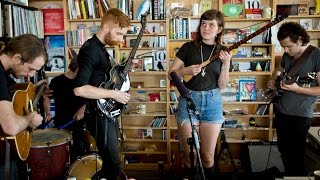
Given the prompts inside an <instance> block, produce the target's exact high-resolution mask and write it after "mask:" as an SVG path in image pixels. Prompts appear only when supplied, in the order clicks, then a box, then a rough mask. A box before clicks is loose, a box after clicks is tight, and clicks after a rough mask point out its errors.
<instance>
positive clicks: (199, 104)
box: [177, 89, 224, 124]
mask: <svg viewBox="0 0 320 180" xmlns="http://www.w3.org/2000/svg"><path fill="white" fill-rule="evenodd" d="M189 97H190V98H191V99H192V101H193V103H194V105H195V106H196V110H197V111H198V112H199V116H200V119H201V120H199V119H198V118H197V117H196V116H195V114H194V113H192V114H191V119H192V123H196V122H199V121H201V122H206V123H212V124H222V123H223V122H224V117H223V107H222V97H221V93H220V90H219V89H212V90H209V91H192V90H190V92H189ZM178 100H179V105H178V111H177V123H178V124H182V123H188V122H190V118H189V113H188V110H187V99H186V98H184V97H181V96H180V97H179V98H178Z"/></svg>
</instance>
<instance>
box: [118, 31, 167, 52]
mask: <svg viewBox="0 0 320 180" xmlns="http://www.w3.org/2000/svg"><path fill="white" fill-rule="evenodd" d="M124 36H133V37H134V36H138V34H125V35H124ZM142 36H166V34H164V33H150V34H148V33H143V34H142ZM164 48H165V47H164ZM139 49H140V48H139Z"/></svg>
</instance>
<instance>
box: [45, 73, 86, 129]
mask: <svg viewBox="0 0 320 180" xmlns="http://www.w3.org/2000/svg"><path fill="white" fill-rule="evenodd" d="M72 81H73V79H70V78H68V77H66V76H65V75H64V74H62V75H60V76H57V77H55V78H53V79H52V80H51V82H50V85H49V88H50V90H53V92H52V96H51V97H50V98H54V101H55V117H54V122H55V125H56V126H60V125H62V124H65V123H67V122H69V121H70V120H72V118H73V116H74V114H75V113H76V112H77V110H78V109H79V108H80V107H81V106H82V105H83V104H84V102H83V99H82V98H81V97H78V96H76V95H75V94H74V92H73V84H72Z"/></svg>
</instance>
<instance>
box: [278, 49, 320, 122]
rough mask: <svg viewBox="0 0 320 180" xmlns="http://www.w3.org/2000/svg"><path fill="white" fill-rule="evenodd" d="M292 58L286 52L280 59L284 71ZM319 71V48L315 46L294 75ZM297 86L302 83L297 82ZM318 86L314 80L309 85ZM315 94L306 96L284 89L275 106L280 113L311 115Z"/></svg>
mask: <svg viewBox="0 0 320 180" xmlns="http://www.w3.org/2000/svg"><path fill="white" fill-rule="evenodd" d="M293 63H294V60H293V59H292V58H291V57H290V56H288V55H287V54H286V53H285V54H284V55H283V57H282V59H281V62H280V64H281V66H282V67H284V69H285V71H286V72H288V71H289V70H290V68H291V66H292V65H293ZM319 71H320V49H319V48H315V49H314V50H313V51H312V52H311V54H310V56H309V58H308V59H307V60H306V62H304V64H303V65H302V67H301V68H300V69H299V71H298V72H297V74H296V76H305V75H307V74H308V73H311V72H315V73H318V72H319ZM297 84H298V85H299V86H302V84H299V83H297ZM313 86H318V82H317V81H316V80H314V81H313V83H312V84H311V87H313ZM316 99H317V96H308V95H304V94H299V93H295V92H291V91H284V92H283V95H282V96H281V98H280V99H279V101H278V102H277V104H276V106H277V108H278V110H279V111H280V112H281V113H284V114H287V115H292V116H301V117H309V118H312V117H313V110H314V105H315V101H316Z"/></svg>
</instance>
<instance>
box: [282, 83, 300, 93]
mask: <svg viewBox="0 0 320 180" xmlns="http://www.w3.org/2000/svg"><path fill="white" fill-rule="evenodd" d="M280 88H281V89H283V90H286V91H291V92H296V93H298V92H299V89H300V88H301V87H300V86H298V84H297V83H292V84H286V83H285V82H283V81H281V82H280Z"/></svg>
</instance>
